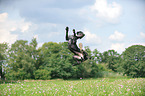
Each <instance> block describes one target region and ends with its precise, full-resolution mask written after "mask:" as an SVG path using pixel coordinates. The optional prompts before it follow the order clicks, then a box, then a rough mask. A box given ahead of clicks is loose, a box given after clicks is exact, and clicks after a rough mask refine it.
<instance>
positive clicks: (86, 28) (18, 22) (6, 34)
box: [0, 0, 145, 53]
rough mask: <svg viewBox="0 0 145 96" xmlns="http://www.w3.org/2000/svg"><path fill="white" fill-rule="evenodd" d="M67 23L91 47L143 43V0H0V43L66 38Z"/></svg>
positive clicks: (101, 48)
mask: <svg viewBox="0 0 145 96" xmlns="http://www.w3.org/2000/svg"><path fill="white" fill-rule="evenodd" d="M66 26H68V27H70V31H69V33H70V34H72V29H76V31H80V30H81V31H83V32H84V33H85V34H86V35H85V37H84V38H82V39H81V40H78V43H80V42H81V43H83V45H84V46H89V47H90V48H91V50H92V51H93V50H94V49H98V50H99V51H100V52H104V51H107V50H110V49H114V50H116V51H117V52H118V53H122V52H123V51H124V50H125V48H127V47H129V46H131V45H135V44H140V45H144V46H145V0H0V43H3V42H8V43H9V44H12V43H14V42H15V41H16V40H20V39H23V40H28V41H31V39H32V38H33V37H35V38H37V41H38V46H39V47H41V46H42V44H43V43H45V42H50V41H52V42H65V27H66Z"/></svg>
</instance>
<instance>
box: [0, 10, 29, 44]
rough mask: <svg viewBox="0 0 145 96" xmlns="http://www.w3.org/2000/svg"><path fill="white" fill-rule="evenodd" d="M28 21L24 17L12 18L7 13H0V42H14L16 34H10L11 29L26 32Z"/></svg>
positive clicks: (16, 37)
mask: <svg viewBox="0 0 145 96" xmlns="http://www.w3.org/2000/svg"><path fill="white" fill-rule="evenodd" d="M30 25H31V23H30V22H25V21H24V19H22V18H21V19H17V20H12V19H10V18H9V14H8V13H1V14H0V43H3V42H7V43H9V44H12V43H14V42H15V41H16V40H17V39H18V34H12V32H13V31H18V30H20V32H26V31H28V30H29V26H30Z"/></svg>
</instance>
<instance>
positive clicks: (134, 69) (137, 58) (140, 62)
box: [122, 45, 145, 77]
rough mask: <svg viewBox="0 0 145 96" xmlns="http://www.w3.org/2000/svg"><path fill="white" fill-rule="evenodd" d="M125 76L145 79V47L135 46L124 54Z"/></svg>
mask: <svg viewBox="0 0 145 96" xmlns="http://www.w3.org/2000/svg"><path fill="white" fill-rule="evenodd" d="M122 59H123V62H122V64H123V68H124V70H125V71H124V74H127V75H128V76H132V77H145V74H144V73H145V46H142V45H133V46H131V47H128V48H127V49H126V50H125V51H124V52H123V53H122Z"/></svg>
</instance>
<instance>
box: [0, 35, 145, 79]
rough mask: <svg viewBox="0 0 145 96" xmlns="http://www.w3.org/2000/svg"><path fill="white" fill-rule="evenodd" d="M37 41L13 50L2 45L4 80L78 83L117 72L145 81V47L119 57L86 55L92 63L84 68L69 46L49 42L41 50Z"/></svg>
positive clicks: (0, 64)
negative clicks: (82, 79)
mask: <svg viewBox="0 0 145 96" xmlns="http://www.w3.org/2000/svg"><path fill="white" fill-rule="evenodd" d="M37 44H38V43H37V40H36V38H33V39H32V40H31V42H30V43H28V41H27V40H17V41H16V42H15V43H13V44H12V45H11V46H10V47H9V46H8V44H7V43H1V44H0V76H1V78H6V79H7V80H24V79H42V80H46V79H55V78H62V79H78V78H97V77H103V75H104V74H105V72H114V73H115V72H116V73H119V74H123V75H127V76H131V77H145V46H142V45H132V46H130V47H128V48H126V50H125V51H124V52H123V53H122V54H119V53H117V52H116V51H115V50H108V51H104V52H103V53H101V52H99V51H98V50H97V49H95V50H93V51H92V50H90V48H89V47H88V46H86V47H85V51H86V52H87V53H88V54H89V56H90V57H91V59H88V60H87V61H85V62H83V63H82V64H80V65H77V66H72V65H73V64H74V63H76V62H75V61H74V60H73V58H72V56H73V54H72V53H71V52H70V51H69V50H68V47H67V42H60V43H56V42H46V43H44V44H43V45H42V47H40V48H37Z"/></svg>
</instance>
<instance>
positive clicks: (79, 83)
mask: <svg viewBox="0 0 145 96" xmlns="http://www.w3.org/2000/svg"><path fill="white" fill-rule="evenodd" d="M5 95H6V96H105V95H106V96H113V95H114V96H145V78H132V79H109V78H101V79H87V80H68V81H66V80H52V81H49V80H47V81H41V80H34V81H33V80H29V81H18V82H17V83H7V84H0V96H5Z"/></svg>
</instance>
